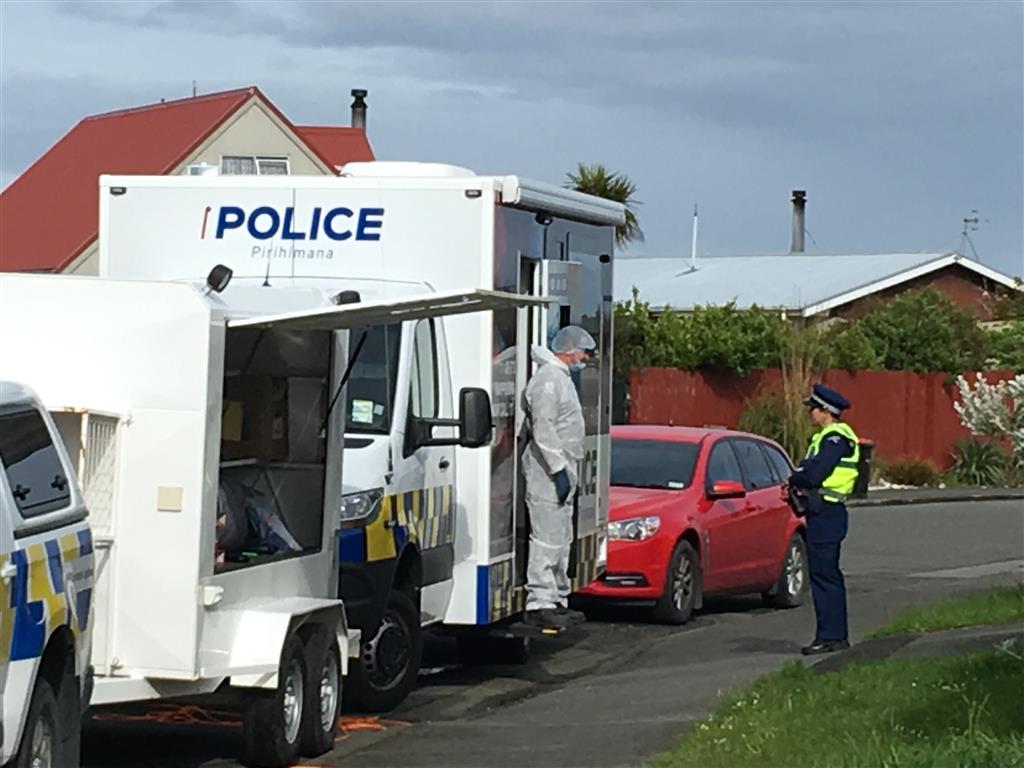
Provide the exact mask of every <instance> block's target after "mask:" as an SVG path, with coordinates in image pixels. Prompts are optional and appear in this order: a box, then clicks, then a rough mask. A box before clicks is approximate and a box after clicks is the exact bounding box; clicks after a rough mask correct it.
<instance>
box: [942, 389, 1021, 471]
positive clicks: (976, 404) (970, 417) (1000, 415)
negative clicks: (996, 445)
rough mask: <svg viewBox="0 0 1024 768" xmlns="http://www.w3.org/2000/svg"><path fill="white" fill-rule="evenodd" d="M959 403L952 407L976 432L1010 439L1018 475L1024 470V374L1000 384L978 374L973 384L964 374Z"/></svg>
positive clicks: (974, 432)
mask: <svg viewBox="0 0 1024 768" xmlns="http://www.w3.org/2000/svg"><path fill="white" fill-rule="evenodd" d="M956 385H957V388H958V389H959V390H960V402H959V403H954V404H953V407H954V408H955V409H956V412H957V414H958V415H959V416H960V423H961V424H963V425H964V426H965V427H966V428H967V429H969V430H970V431H971V432H972V433H973V434H975V435H982V436H985V437H991V438H993V439H995V440H999V441H1003V440H1009V442H1010V446H1011V449H1010V450H1011V454H1010V460H1011V463H1012V464H1013V468H1014V471H1015V473H1016V474H1017V476H1018V477H1019V476H1020V473H1021V472H1022V471H1024V374H1018V375H1017V376H1015V377H1014V378H1012V379H1009V380H1007V381H1001V382H999V383H998V384H992V383H990V382H989V381H988V380H987V379H986V378H985V377H984V376H983V375H982V374H980V373H979V374H977V375H976V377H975V381H974V383H973V386H972V384H971V383H970V382H968V381H967V379H965V378H964V377H963V376H959V377H958V378H957V381H956Z"/></svg>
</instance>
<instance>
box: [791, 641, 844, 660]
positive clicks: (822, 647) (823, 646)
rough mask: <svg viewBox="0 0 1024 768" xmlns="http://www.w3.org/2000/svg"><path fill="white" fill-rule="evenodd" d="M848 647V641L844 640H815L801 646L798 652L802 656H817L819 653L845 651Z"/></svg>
mask: <svg viewBox="0 0 1024 768" xmlns="http://www.w3.org/2000/svg"><path fill="white" fill-rule="evenodd" d="M849 647H850V643H849V642H847V641H846V640H815V641H814V642H813V643H811V644H810V645H805V646H804V647H803V648H801V649H800V653H802V654H803V655H804V656H817V655H818V654H819V653H835V652H836V651H845V650H846V649H847V648H849Z"/></svg>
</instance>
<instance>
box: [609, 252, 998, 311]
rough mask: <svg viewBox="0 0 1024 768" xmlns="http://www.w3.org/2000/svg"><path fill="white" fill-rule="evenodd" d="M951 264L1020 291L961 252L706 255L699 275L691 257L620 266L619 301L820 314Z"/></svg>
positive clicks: (629, 261)
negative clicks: (634, 293) (635, 293)
mask: <svg viewBox="0 0 1024 768" xmlns="http://www.w3.org/2000/svg"><path fill="white" fill-rule="evenodd" d="M951 263H959V264H961V265H962V266H964V267H966V268H967V269H971V270H974V271H976V272H979V273H981V274H984V275H985V276H987V277H989V278H991V279H995V280H997V281H999V282H1003V283H1005V284H1006V285H1013V279H1012V278H1010V277H1008V276H1006V275H1002V274H1001V273H998V272H996V271H995V270H992V269H990V268H988V267H985V266H984V265H982V264H979V263H978V262H975V261H972V260H971V259H967V258H966V257H964V256H962V255H961V254H954V253H874V254H831V255H826V254H806V253H803V254H785V255H762V256H706V257H701V258H698V259H697V269H696V270H691V269H690V260H689V259H684V258H650V257H643V258H635V259H618V260H617V261H616V262H615V299H616V301H625V300H628V299H630V298H632V291H633V287H634V286H636V288H637V289H639V291H640V299H641V301H645V302H647V303H649V304H650V306H651V308H652V309H664V308H665V307H666V306H667V307H671V308H672V309H675V310H681V311H686V310H690V309H693V307H695V306H701V305H708V304H712V305H721V304H728V303H729V302H735V303H736V306H737V307H741V308H747V307H750V306H753V305H755V304H756V305H757V306H760V307H766V308H773V309H774V308H785V309H786V310H788V311H790V312H801V313H804V314H816V313H817V312H820V311H824V309H826V308H827V307H822V306H821V305H823V304H831V305H837V304H841V303H845V302H846V301H852V300H854V299H855V298H858V297H859V296H860V295H866V294H868V293H871V292H873V290H877V289H880V288H883V287H885V285H884V284H886V283H890V282H891V281H893V280H895V281H896V282H900V276H901V275H905V279H910V278H912V277H914V276H916V275H918V274H921V273H922V272H925V273H926V272H928V271H931V270H932V269H939V268H941V267H943V266H946V265H948V264H951ZM880 284H881V285H880ZM808 310H812V311H808Z"/></svg>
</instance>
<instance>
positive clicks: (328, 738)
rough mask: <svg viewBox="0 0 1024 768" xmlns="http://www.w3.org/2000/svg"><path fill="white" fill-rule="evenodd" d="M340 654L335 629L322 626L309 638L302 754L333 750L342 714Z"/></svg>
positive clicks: (317, 753)
mask: <svg viewBox="0 0 1024 768" xmlns="http://www.w3.org/2000/svg"><path fill="white" fill-rule="evenodd" d="M341 692H342V680H341V654H340V652H339V651H338V641H337V640H336V639H335V638H334V635H333V633H329V632H327V631H326V630H321V631H319V632H317V633H315V634H313V635H312V636H311V637H310V638H309V639H308V640H307V641H306V704H305V706H304V707H303V715H302V717H303V719H302V740H301V743H300V744H299V752H300V754H301V755H302V756H303V757H319V756H320V755H322V754H324V753H325V752H328V751H330V749H331V747H333V746H334V740H335V739H336V738H337V737H338V717H339V716H340V714H341Z"/></svg>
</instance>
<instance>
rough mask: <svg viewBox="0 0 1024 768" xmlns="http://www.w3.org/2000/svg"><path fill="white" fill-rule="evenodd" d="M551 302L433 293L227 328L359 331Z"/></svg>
mask: <svg viewBox="0 0 1024 768" xmlns="http://www.w3.org/2000/svg"><path fill="white" fill-rule="evenodd" d="M550 302H551V299H549V298H546V297H541V296H523V295H520V294H516V293H507V292H505V291H488V290H483V289H477V290H471V291H450V292H447V293H433V294H426V295H422V296H412V297H409V298H401V299H393V300H389V301H377V302H368V303H366V304H343V305H341V306H330V307H317V308H316V309H304V310H300V311H297V312H285V313H283V314H280V315H260V316H258V317H246V318H238V319H235V320H228V327H229V328H270V327H273V328H276V329H285V330H290V331H325V330H341V329H343V328H361V327H364V326H369V325H388V324H390V323H398V322H401V321H403V320H420V319H422V318H426V317H441V316H444V315H464V314H468V313H470V312H487V311H492V310H499V309H515V308H517V307H536V306H542V305H544V304H548V303H550Z"/></svg>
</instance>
